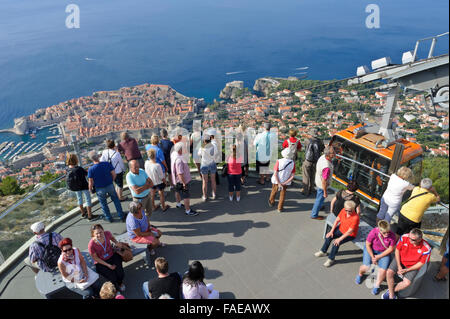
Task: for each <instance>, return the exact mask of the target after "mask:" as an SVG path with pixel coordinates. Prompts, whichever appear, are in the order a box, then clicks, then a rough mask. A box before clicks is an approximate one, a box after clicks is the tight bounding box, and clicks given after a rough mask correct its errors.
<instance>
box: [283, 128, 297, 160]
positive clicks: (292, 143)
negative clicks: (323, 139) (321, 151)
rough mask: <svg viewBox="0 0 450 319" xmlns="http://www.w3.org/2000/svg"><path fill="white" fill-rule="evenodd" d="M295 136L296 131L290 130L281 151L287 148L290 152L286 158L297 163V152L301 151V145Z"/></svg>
mask: <svg viewBox="0 0 450 319" xmlns="http://www.w3.org/2000/svg"><path fill="white" fill-rule="evenodd" d="M296 136H297V130H295V129H290V130H289V138H287V139H286V140H285V141H284V142H283V144H282V147H283V149H285V148H287V149H289V150H290V151H289V155H288V158H289V159H291V160H294V162H296V161H297V157H298V152H300V151H301V150H302V143H301V142H300V140H299V139H297V138H296Z"/></svg>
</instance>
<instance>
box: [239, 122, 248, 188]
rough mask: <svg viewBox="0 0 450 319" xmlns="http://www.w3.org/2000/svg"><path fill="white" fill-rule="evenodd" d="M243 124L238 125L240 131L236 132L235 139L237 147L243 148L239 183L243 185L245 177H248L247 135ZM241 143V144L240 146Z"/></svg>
mask: <svg viewBox="0 0 450 319" xmlns="http://www.w3.org/2000/svg"><path fill="white" fill-rule="evenodd" d="M245 129H246V128H245V125H242V124H241V125H239V130H240V132H238V134H237V135H236V140H237V149H242V148H243V149H244V154H243V155H244V160H243V162H242V165H241V166H242V176H241V185H244V184H245V182H246V180H247V177H248V168H249V165H248V136H247V134H246V131H245ZM241 144H243V145H242V146H241Z"/></svg>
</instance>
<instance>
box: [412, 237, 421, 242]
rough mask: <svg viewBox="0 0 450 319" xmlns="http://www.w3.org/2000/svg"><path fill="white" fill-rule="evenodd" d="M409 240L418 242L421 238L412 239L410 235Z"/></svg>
mask: <svg viewBox="0 0 450 319" xmlns="http://www.w3.org/2000/svg"><path fill="white" fill-rule="evenodd" d="M409 240H410V241H412V242H413V243H418V242H420V240H421V238H416V239H413V238H411V237H410V238H409Z"/></svg>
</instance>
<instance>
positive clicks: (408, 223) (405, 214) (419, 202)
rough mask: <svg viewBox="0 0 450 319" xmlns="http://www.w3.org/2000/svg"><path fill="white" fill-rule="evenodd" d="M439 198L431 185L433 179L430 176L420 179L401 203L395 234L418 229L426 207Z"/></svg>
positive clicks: (399, 234) (436, 201)
mask: <svg viewBox="0 0 450 319" xmlns="http://www.w3.org/2000/svg"><path fill="white" fill-rule="evenodd" d="M440 200H441V198H440V197H439V195H438V193H437V192H436V189H434V187H433V181H432V180H431V179H430V178H424V179H422V180H421V181H420V186H416V187H414V189H413V191H412V193H411V196H410V197H409V198H408V200H406V201H405V202H404V203H403V206H402V209H401V210H400V214H399V215H398V224H397V231H396V233H397V235H398V236H401V235H403V234H406V233H409V232H410V231H411V229H413V228H419V229H420V227H421V225H422V218H423V215H424V214H425V212H426V211H427V209H428V208H429V207H430V206H431V205H433V204H436V203H438V202H439V201H440Z"/></svg>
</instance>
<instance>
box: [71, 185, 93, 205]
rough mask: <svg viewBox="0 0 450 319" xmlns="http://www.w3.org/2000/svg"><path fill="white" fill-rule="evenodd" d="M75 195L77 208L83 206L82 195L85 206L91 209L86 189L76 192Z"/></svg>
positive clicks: (89, 195)
mask: <svg viewBox="0 0 450 319" xmlns="http://www.w3.org/2000/svg"><path fill="white" fill-rule="evenodd" d="M75 195H76V196H77V200H78V206H81V205H83V195H84V199H85V200H86V204H87V206H88V207H92V203H91V194H90V192H89V190H88V189H85V190H82V191H76V192H75Z"/></svg>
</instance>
